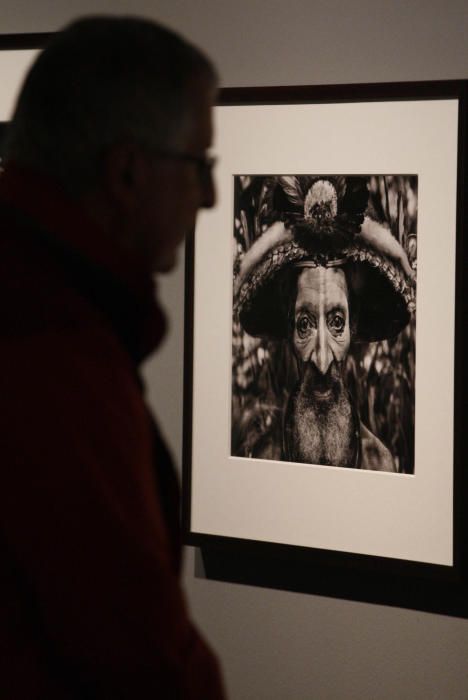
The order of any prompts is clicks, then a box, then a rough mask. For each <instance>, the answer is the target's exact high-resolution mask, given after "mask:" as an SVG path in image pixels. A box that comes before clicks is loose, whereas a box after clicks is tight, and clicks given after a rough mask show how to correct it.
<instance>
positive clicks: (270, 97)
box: [182, 80, 468, 617]
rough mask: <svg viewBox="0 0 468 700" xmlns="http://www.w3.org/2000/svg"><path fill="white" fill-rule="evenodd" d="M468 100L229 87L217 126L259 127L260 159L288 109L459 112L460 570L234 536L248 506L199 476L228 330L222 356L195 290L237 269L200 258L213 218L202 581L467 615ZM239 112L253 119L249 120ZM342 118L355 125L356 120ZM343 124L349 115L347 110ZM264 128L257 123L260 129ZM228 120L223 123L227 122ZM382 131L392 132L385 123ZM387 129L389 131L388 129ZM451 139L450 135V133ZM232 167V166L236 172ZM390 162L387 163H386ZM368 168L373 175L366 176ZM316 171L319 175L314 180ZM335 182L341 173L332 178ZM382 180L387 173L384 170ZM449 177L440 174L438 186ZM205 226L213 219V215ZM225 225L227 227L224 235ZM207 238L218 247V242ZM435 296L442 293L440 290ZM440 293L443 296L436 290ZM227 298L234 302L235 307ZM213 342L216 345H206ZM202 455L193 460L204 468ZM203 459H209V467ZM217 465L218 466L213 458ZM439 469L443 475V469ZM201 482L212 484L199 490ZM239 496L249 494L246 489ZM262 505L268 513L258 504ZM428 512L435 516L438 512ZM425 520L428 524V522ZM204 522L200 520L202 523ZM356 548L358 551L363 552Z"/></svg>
mask: <svg viewBox="0 0 468 700" xmlns="http://www.w3.org/2000/svg"><path fill="white" fill-rule="evenodd" d="M467 97H468V81H460V80H456V81H428V82H421V83H414V82H411V83H410V82H408V83H383V84H361V85H336V86H328V85H322V86H293V87H260V88H226V89H223V90H221V92H220V97H219V106H218V111H222V110H224V113H223V114H225V115H228V116H226V117H225V118H224V117H223V118H220V120H218V119H216V120H215V122H216V128H217V129H220V130H221V137H222V138H221V142H222V143H226V142H227V141H225V140H224V141H223V133H222V131H223V129H225V128H227V127H226V123H227V124H229V129H230V131H229V136H230V138H231V141H232V137H233V134H234V135H235V134H236V133H237V131H238V129H239V130H240V131H241V136H243V137H246V129H247V130H248V129H249V125H250V126H251V125H252V124H254V127H253V132H254V133H253V135H252V133H250V134H249V135H248V138H247V137H246V138H245V143H246V144H247V142H248V145H247V146H246V147H245V148H246V150H250V151H252V150H253V151H255V133H256V132H255V129H256V128H258V130H259V132H258V135H259V133H260V130H261V129H262V125H263V124H264V123H265V122H264V121H262V119H263V112H262V109H268V110H269V111H268V115H269V116H268V119H269V120H271V119H273V121H274V122H275V126H276V129H277V132H278V133H277V139H278V142H280V141H281V140H285V139H287V138H288V125H287V124H286V127H285V131H284V132H282V131H281V130H282V128H283V124H282V121H281V119H276V116H277V112H278V114H280V113H281V114H282V115H284V114H286V115H287V114H288V110H292V109H294V108H295V107H298V106H299V107H300V106H307V109H308V112H307V114H308V115H309V114H310V113H311V112H310V110H312V109H314V108H315V109H317V110H319V109H321V108H323V106H329V105H337V106H340V107H341V106H343V105H344V106H346V105H360V112H359V113H360V114H361V115H363V118H364V119H366V115H367V113H369V119H372V115H373V114H374V113H373V112H372V111H371V110H372V109H373V108H372V107H371V106H372V105H382V107H383V108H384V109H385V108H388V110H389V111H390V110H392V109H395V110H398V109H399V105H404V106H409V105H410V104H411V105H418V104H419V105H421V106H422V108H424V106H425V105H428V110H429V113H430V111H431V109H432V108H433V107H434V109H439V107H440V106H441V105H442V104H445V103H447V104H448V103H450V104H451V105H453V106H454V109H455V112H456V119H455V120H454V121H453V122H452V123H453V126H452V130H453V131H454V132H455V133H453V134H452V136H453V139H455V142H456V143H455V146H454V156H453V159H454V161H456V163H455V169H456V178H455V180H454V182H455V185H454V186H453V183H452V185H449V189H450V190H451V192H452V194H451V195H450V196H449V198H451V202H452V203H453V204H454V207H453V208H456V212H454V217H455V215H456V221H455V218H454V221H455V223H454V226H453V231H452V234H451V235H452V237H453V239H454V240H453V246H454V247H453V251H454V261H453V270H452V272H453V274H452V278H451V279H449V280H448V281H447V280H446V281H445V284H447V285H448V286H450V285H453V288H454V295H453V299H454V301H455V311H454V324H453V338H449V339H447V338H446V339H445V341H444V342H449V343H450V347H451V350H450V353H451V355H452V357H453V392H452V394H451V396H452V397H453V401H451V402H450V405H449V406H446V407H445V408H446V409H447V410H448V411H449V413H450V414H451V419H452V423H451V425H452V428H453V432H452V439H451V442H450V444H451V450H447V451H446V452H449V453H448V454H447V453H445V454H444V455H443V460H441V469H442V468H444V469H445V468H448V472H447V473H448V474H450V477H448V478H450V479H451V481H452V490H451V493H452V497H451V503H450V507H451V511H450V513H451V515H450V518H451V525H452V526H453V529H452V535H451V546H450V549H451V551H450V558H451V561H450V562H449V563H448V564H440V563H434V562H432V561H424V557H422V558H421V559H419V560H415V559H412V558H411V557H405V556H402V557H399V556H395V555H394V553H392V555H391V556H387V555H386V553H385V552H382V553H381V554H379V553H377V554H376V553H373V554H369V553H366V552H359V551H345V550H342V549H333V548H328V547H326V546H303V544H300V545H298V544H297V543H296V542H294V543H293V542H288V541H285V539H286V540H287V537H286V538H282V539H281V541H274V540H268V537H267V538H265V537H262V538H259V537H255V536H252V537H250V536H249V535H248V533H247V535H244V534H243V535H242V536H240V537H239V536H238V534H237V533H236V532H234V531H233V532H232V533H231V532H230V527H232V529H233V530H235V529H236V527H235V518H236V516H235V512H236V508H237V512H238V518H239V521H242V520H243V519H244V518H245V517H247V518H248V517H249V516H248V515H247V516H245V514H244V513H243V509H242V498H240V497H239V498H238V502H237V503H236V508H234V510H233V509H232V507H231V506H230V505H229V503H228V498H227V496H226V492H225V491H224V492H223V493H222V494H221V493H220V492H218V491H217V488H218V486H217V485H218V484H219V483H221V482H222V477H218V474H219V473H220V472H221V473H222V472H223V468H224V467H223V464H222V463H221V462H222V460H220V463H219V464H213V465H212V469H213V470H212V471H211V472H210V471H209V469H208V471H207V473H208V474H210V473H211V475H216V478H214V479H212V481H211V484H210V479H209V476H208V478H207V479H205V477H203V478H202V479H201V480H200V476H199V475H200V473H201V472H202V471H203V469H204V467H203V466H200V465H203V464H204V462H205V461H209V460H212V459H213V458H212V454H213V451H212V450H211V445H210V444H209V443H210V442H211V439H207V435H209V434H211V435H212V436H213V441H214V439H215V435H216V434H217V433H218V432H219V431H218V425H217V424H216V423H217V420H218V414H219V408H220V406H219V404H216V406H217V407H216V409H215V411H214V413H213V411H212V409H211V408H210V407H209V406H208V405H207V404H209V403H210V401H211V398H212V397H215V395H216V389H218V388H219V384H220V382H219V378H220V376H221V375H219V376H218V375H216V376H213V377H212V378H211V380H212V381H211V382H207V381H205V383H204V384H202V385H200V375H201V374H203V372H200V371H199V364H200V349H202V353H201V354H203V353H206V355H207V357H209V358H210V359H209V360H208V362H211V361H212V358H213V357H214V355H215V354H216V353H224V352H227V353H228V350H227V348H228V345H227V343H226V342H225V341H226V338H225V331H223V333H224V335H223V336H222V338H221V341H222V342H221V343H220V345H219V346H218V347H216V346H213V343H216V342H217V341H219V340H220V338H219V336H216V334H215V335H214V336H213V337H212V336H211V335H210V334H207V333H206V328H209V327H210V326H209V324H210V323H216V317H213V311H212V309H210V308H204V300H205V299H206V296H204V295H203V293H201V292H200V290H199V289H198V288H197V283H199V281H200V280H201V279H202V277H205V278H206V277H207V270H210V269H211V270H218V269H219V268H222V269H223V270H226V269H228V263H227V262H226V260H224V259H223V260H221V259H220V258H217V257H216V256H217V252H216V251H217V248H216V246H214V247H215V248H216V249H215V250H212V247H213V240H214V239H213V238H211V239H210V240H211V243H210V244H208V245H207V247H205V248H203V247H202V248H200V247H198V249H197V246H200V245H202V244H199V243H198V241H199V238H200V237H201V238H202V239H203V236H204V232H203V228H204V226H205V219H203V220H202V223H201V224H200V225H198V226H197V229H196V231H195V237H194V240H190V241H188V243H187V246H186V273H185V285H186V286H185V365H184V367H185V369H184V371H185V377H184V444H183V499H182V523H183V539H184V542H185V543H186V544H188V545H191V546H195V547H198V548H200V554H201V557H199V559H198V563H199V567H198V571H199V573H200V574H201V575H204V576H206V577H208V578H212V579H217V580H223V581H230V582H236V583H244V584H249V585H258V586H266V587H271V588H278V589H284V590H291V591H298V592H303V593H311V594H317V595H325V596H331V597H338V598H345V599H351V600H359V601H366V602H372V603H379V604H386V605H394V606H399V607H406V608H412V609H419V610H425V611H430V612H437V613H442V614H447V615H456V616H460V617H466V616H468V603H467V582H468V578H467V577H468V537H467V535H468V508H467V505H466V502H465V501H466V493H467V492H468V491H467V485H468V477H467V470H466V466H465V463H466V448H465V446H464V442H463V439H462V437H463V429H464V425H465V423H466V409H465V404H464V400H463V395H464V391H465V388H466V368H465V363H464V362H463V356H464V340H463V329H464V325H465V320H466V287H465V283H464V281H463V270H464V269H465V268H466V261H467V260H466V244H465V236H466V224H467V221H466V204H467V201H466V200H467V195H466V191H467V156H468V150H467V134H468V129H467V126H468V123H467V121H468V111H467ZM453 101H455V102H453ZM239 108H245V109H244V111H243V110H242V109H239ZM251 108H255V109H257V108H261V109H258V111H257V112H252V114H253V115H254V119H253V121H248V119H247V121H246V120H245V119H244V116H245V113H249V110H250V109H251ZM276 108H277V109H276ZM415 109H416V107H415ZM280 110H281V112H280ZM343 113H344V114H348V112H347V111H344V112H343ZM332 114H333V112H332ZM338 114H340V112H339V111H338ZM379 114H381V112H380V113H379ZM257 117H259V119H258V120H257ZM307 118H308V117H307ZM223 119H224V120H225V122H223ZM275 119H276V121H275ZM287 119H288V117H287V116H286V119H285V120H286V122H287ZM237 121H238V127H237ZM383 121H385V118H384V119H383ZM437 122H438V118H437V119H436V120H435V123H434V126H435V132H434V133H437V130H438V129H440V123H439V126H437ZM278 125H279V126H278ZM381 128H382V129H384V130H385V129H386V126H385V124H383V125H382V127H381ZM421 128H423V127H421ZM348 130H349V127H348ZM251 131H252V130H251ZM446 131H447V130H446V129H445V131H444V133H445V132H446ZM448 131H450V129H449V130H448ZM441 133H442V131H441ZM445 135H446V134H445ZM409 138H411V137H409ZM453 139H452V141H453ZM234 140H235V138H234ZM260 140H261V138H260ZM233 148H235V146H234V147H233ZM265 152H268V151H265ZM434 154H435V152H434ZM254 156H255V153H254ZM219 157H220V160H221V163H222V162H223V159H224V158H225V157H226V154H225V153H224V152H223V150H220V152H219ZM229 157H230V156H229V155H228V156H227V159H228V161H229ZM383 160H384V161H385V158H384V159H383ZM254 161H255V157H254ZM249 162H251V160H250V161H249ZM363 167H364V168H365V165H364V166H363ZM437 167H438V166H437V164H434V168H437ZM226 168H227V170H228V176H230V177H232V176H233V175H235V174H239V173H244V172H257V173H258V172H268V173H271V172H276V173H277V174H281V173H282V172H293V171H292V170H291V169H290V168H289V163H288V162H285V164H284V167H282V168H281V170H276V171H273V170H272V169H271V166H267V167H266V168H265V167H264V165H263V163H262V155H261V154H260V155H259V159H258V163H255V165H254V166H253V169H252V170H247V169H246V168H245V167H242V166H241V167H240V169H238V168H239V166H238V164H237V162H236V163H234V164H233V165H230V163H229V162H228V163H227V165H226ZM229 168H231V171H229ZM312 168H313V166H311V171H312ZM428 168H429V169H430V168H431V166H428ZM322 170H323V168H322ZM313 171H314V172H317V169H314V170H313ZM294 172H295V171H294ZM334 172H337V171H336V170H335V171H334ZM381 172H384V169H382V170H381ZM387 172H388V171H387ZM442 172H443V171H440V174H441V175H442ZM426 174H427V173H425V174H424V177H423V182H422V186H424V182H425V181H427V179H428V178H427V177H426ZM228 179H229V178H228V177H226V179H225V180H224V181H223V182H228ZM223 189H224V192H223ZM226 189H227V188H226V185H225V184H223V183H222V184H221V193H220V195H221V196H220V199H221V200H222V198H223V195H226V194H228V193H227V192H226ZM225 199H226V197H225ZM440 205H441V206H444V205H445V195H444V194H443V193H441V194H440ZM230 207H231V208H230ZM450 208H451V205H450V206H449V207H448V211H449V210H450ZM225 210H226V211H227V212H228V214H225V218H224V219H222V220H220V219H219V218H218V219H216V221H215V226H217V232H216V236H219V237H221V238H223V237H231V236H232V223H230V224H229V216H231V219H232V202H231V200H229V203H228V205H226V206H225ZM229 212H231V214H229ZM207 216H208V217H209V214H208V215H207ZM220 221H221V223H222V224H225V225H223V226H221V227H220V226H219V224H220ZM220 229H221V230H220ZM207 235H211V236H213V231H211V233H210V234H207ZM428 245H429V244H428ZM431 245H432V244H431ZM226 250H227V248H226ZM200 251H201V252H200ZM203 251H204V252H203ZM203 256H204V258H206V260H205V263H206V264H203V265H201V264H200V261H201V260H202V259H204V258H203ZM231 263H232V259H231ZM418 272H419V271H418ZM428 276H429V273H428ZM217 279H218V277H217V276H216V275H214V276H213V280H212V281H211V282H208V286H209V285H210V284H211V285H212V286H211V294H212V295H213V296H215V297H216V296H218V290H217V289H216V286H215V285H216V280H217ZM443 284H444V283H443V282H440V285H443ZM432 286H434V287H437V285H436V284H435V282H434V284H433V285H432ZM427 289H431V284H428V286H427ZM418 293H419V292H418ZM423 293H424V292H423ZM431 293H432V292H431ZM435 293H436V296H437V289H436V290H435ZM205 294H206V292H205ZM229 294H231V292H226V294H225V295H224V296H225V298H227V296H229ZM220 296H222V294H220ZM230 298H231V299H232V296H231V297H230ZM418 303H419V302H418ZM208 306H209V305H208ZM220 308H221V307H220ZM222 310H223V311H224V310H227V306H226V305H225V304H224V306H222ZM227 313H229V311H227ZM204 315H208V316H211V319H210V318H207V319H206V322H205V323H204V325H203V323H200V319H201V320H202V321H203V318H204ZM207 324H208V325H207ZM224 326H226V324H224ZM200 329H201V330H200ZM197 334H198V335H197ZM202 335H205V337H204V339H202V340H200V337H201V336H202ZM207 335H208V336H209V337H206V336H207ZM440 340H441V339H440V338H438V337H437V335H434V337H433V341H434V344H435V346H437V342H440ZM229 341H230V338H229ZM450 353H449V354H450ZM229 361H230V358H229V357H227V358H226V362H225V363H224V365H225V366H226V365H227V364H229ZM194 367H195V370H194ZM203 376H204V378H205V380H206V377H209V376H210V371H209V370H207V372H206V373H205V374H203ZM222 376H224V377H225V376H228V375H226V374H225V375H222ZM194 380H196V381H194ZM449 381H450V377H449ZM210 383H211V386H210ZM200 387H201V391H200ZM197 392H198V393H197ZM223 396H225V394H223ZM213 402H214V403H216V399H215V398H213ZM205 408H206V410H207V413H208V414H209V415H208V417H207V419H206V420H207V421H208V423H210V424H211V427H210V430H211V431H212V432H211V433H207V432H206V430H205V432H203V430H202V431H201V432H200V431H199V432H197V430H196V429H194V426H195V428H196V426H197V422H196V421H197V420H198V418H197V415H196V414H197V412H198V414H199V415H201V414H202V413H204V412H205ZM420 408H421V404H420ZM225 410H226V412H229V406H225ZM210 411H211V413H210ZM202 422H203V420H202ZM428 425H429V423H428ZM423 428H424V424H423ZM440 429H441V431H442V430H443V429H444V428H443V427H442V426H441V428H440ZM221 432H222V429H221ZM421 435H424V430H422V432H421V434H420V437H421ZM227 442H228V441H227V440H224V443H223V444H224V445H225V447H226V452H227V453H229V445H228V444H227ZM420 442H421V439H420ZM210 450H211V451H210ZM194 454H195V455H196V459H195V460H194ZM204 455H206V458H205V457H204ZM225 457H226V459H229V454H228V455H227V456H226V455H225ZM223 459H224V458H223ZM214 461H215V462H216V459H215V460H214ZM442 461H443V462H444V464H442ZM447 465H448V466H447ZM419 466H420V473H423V472H424V469H423V468H422V467H421V465H419ZM421 470H422V471H421ZM244 471H245V470H244ZM233 474H234V476H233ZM416 475H417V472H416ZM392 476H393V475H392ZM230 478H233V479H235V478H236V477H235V472H232V473H231V474H230ZM203 479H205V481H203ZM220 479H221V481H220ZM200 483H203V484H204V485H203V486H201V487H200ZM247 483H248V482H247ZM227 491H229V489H227ZM240 491H241V492H242V489H240ZM267 494H268V488H265V492H264V494H263V495H262V498H268V495H267ZM233 498H236V496H233ZM258 503H261V500H260V498H259V501H258ZM213 504H214V505H213ZM259 507H260V510H261V507H262V506H261V505H260V506H259ZM420 507H421V508H423V505H422V504H420ZM207 509H208V510H213V511H216V516H215V520H216V519H217V523H221V524H222V525H220V526H218V525H216V527H212V528H211V529H210V527H200V526H199V525H197V524H195V521H196V519H197V518H199V514H200V513H203V512H204V511H205V510H207ZM229 509H230V510H229ZM224 510H226V512H227V511H229V515H227V516H226V517H227V518H228V519H229V518H230V520H229V522H228V523H227V524H225V523H223V517H224V516H223V511H224ZM428 510H429V511H430V509H428ZM233 512H234V516H233ZM194 513H195V515H194ZM427 515H428V517H430V514H429V513H428V514H427ZM200 517H201V520H203V517H202V516H200ZM210 517H211V516H210ZM260 519H261V515H260ZM229 523H230V524H229ZM243 527H244V531H245V529H246V528H247V530H248V525H247V526H246V525H245V523H244V524H243ZM279 539H280V538H278V540H279ZM356 549H357V550H359V547H357V548H356Z"/></svg>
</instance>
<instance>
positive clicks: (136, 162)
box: [104, 141, 150, 212]
mask: <svg viewBox="0 0 468 700" xmlns="http://www.w3.org/2000/svg"><path fill="white" fill-rule="evenodd" d="M149 176H150V162H149V158H148V156H147V155H146V154H145V153H144V151H143V149H142V148H141V147H140V146H138V145H137V144H135V143H132V142H126V141H125V142H121V143H116V144H113V145H112V146H111V147H110V148H109V149H108V150H107V152H106V154H105V156H104V183H105V188H106V191H107V193H108V195H109V196H110V198H111V201H112V203H113V205H114V206H117V207H118V208H119V209H121V210H122V211H123V212H124V211H129V210H133V209H134V208H136V207H138V206H139V205H140V201H141V200H140V197H141V193H142V192H143V191H144V188H145V185H146V184H147V182H148V178H149Z"/></svg>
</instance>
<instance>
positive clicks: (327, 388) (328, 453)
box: [284, 361, 358, 467]
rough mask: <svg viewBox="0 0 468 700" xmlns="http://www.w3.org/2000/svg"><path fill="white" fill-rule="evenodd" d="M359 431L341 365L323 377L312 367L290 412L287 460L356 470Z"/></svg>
mask: <svg viewBox="0 0 468 700" xmlns="http://www.w3.org/2000/svg"><path fill="white" fill-rule="evenodd" d="M357 428H358V426H355V425H354V417H353V410H352V406H351V401H350V399H349V395H348V392H347V391H346V388H345V386H344V382H343V377H342V373H341V365H339V364H338V363H336V362H335V361H334V362H332V364H331V365H330V367H329V368H328V371H327V373H326V374H325V375H323V374H321V373H320V372H319V371H318V369H317V368H316V367H315V365H313V364H312V363H308V365H307V367H306V369H305V372H304V373H303V375H302V377H301V379H300V380H299V382H298V385H297V386H296V389H295V390H294V392H293V393H292V394H291V396H290V398H289V401H288V406H287V409H286V414H285V424H284V452H285V459H287V460H288V461H291V462H306V463H308V464H324V465H330V466H336V467H353V466H354V463H355V449H356V441H355V439H353V433H354V430H355V429H357Z"/></svg>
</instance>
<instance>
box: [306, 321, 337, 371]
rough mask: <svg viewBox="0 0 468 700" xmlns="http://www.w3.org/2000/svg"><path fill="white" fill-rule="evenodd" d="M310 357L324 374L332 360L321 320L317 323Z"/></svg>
mask: <svg viewBox="0 0 468 700" xmlns="http://www.w3.org/2000/svg"><path fill="white" fill-rule="evenodd" d="M310 359H311V361H312V362H313V363H314V365H315V366H316V367H317V369H318V370H319V372H320V373H321V374H326V373H327V371H328V368H329V367H330V365H331V363H332V362H333V353H332V350H331V347H330V344H329V341H328V335H327V329H326V327H325V323H324V322H323V321H321V322H320V323H319V326H318V329H317V335H316V336H315V344H314V347H313V349H312V354H311V356H310Z"/></svg>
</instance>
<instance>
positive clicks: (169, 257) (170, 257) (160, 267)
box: [153, 251, 178, 275]
mask: <svg viewBox="0 0 468 700" xmlns="http://www.w3.org/2000/svg"><path fill="white" fill-rule="evenodd" d="M177 262H178V258H177V252H176V251H171V252H170V253H166V254H164V255H160V256H159V257H158V258H157V259H156V260H155V262H154V265H153V272H154V273H156V274H162V275H164V274H167V273H169V272H172V271H173V270H174V268H175V267H176V265H177Z"/></svg>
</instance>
